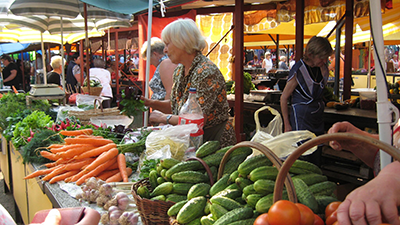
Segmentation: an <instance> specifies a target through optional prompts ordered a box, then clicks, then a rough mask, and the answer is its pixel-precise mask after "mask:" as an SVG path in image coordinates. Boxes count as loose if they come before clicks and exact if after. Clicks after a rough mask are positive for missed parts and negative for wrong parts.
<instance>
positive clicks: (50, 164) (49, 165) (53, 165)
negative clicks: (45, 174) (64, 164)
mask: <svg viewBox="0 0 400 225" xmlns="http://www.w3.org/2000/svg"><path fill="white" fill-rule="evenodd" d="M44 166H45V167H47V168H51V167H55V166H57V163H56V162H52V163H46V164H44Z"/></svg>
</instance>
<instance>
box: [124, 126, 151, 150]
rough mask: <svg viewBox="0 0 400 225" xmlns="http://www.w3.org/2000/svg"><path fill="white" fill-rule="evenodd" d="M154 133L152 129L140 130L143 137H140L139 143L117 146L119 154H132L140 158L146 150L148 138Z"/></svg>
mask: <svg viewBox="0 0 400 225" xmlns="http://www.w3.org/2000/svg"><path fill="white" fill-rule="evenodd" d="M152 131H153V130H151V129H141V130H140V133H141V135H140V136H138V139H139V141H137V142H134V143H128V144H120V145H117V148H118V150H119V152H120V153H126V152H130V153H133V154H134V155H136V156H140V154H142V153H143V151H144V150H145V149H146V139H147V136H149V134H150V133H151V132H152Z"/></svg>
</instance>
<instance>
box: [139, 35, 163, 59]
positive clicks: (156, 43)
mask: <svg viewBox="0 0 400 225" xmlns="http://www.w3.org/2000/svg"><path fill="white" fill-rule="evenodd" d="M147 46H148V43H147V41H145V42H144V43H143V45H142V48H141V49H140V54H141V55H142V58H143V59H144V60H146V58H147ZM164 48H165V44H164V42H162V40H161V39H160V38H158V37H152V38H151V39H150V52H151V53H153V52H157V53H159V54H161V55H163V54H164Z"/></svg>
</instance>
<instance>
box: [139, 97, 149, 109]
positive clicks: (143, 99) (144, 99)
mask: <svg viewBox="0 0 400 225" xmlns="http://www.w3.org/2000/svg"><path fill="white" fill-rule="evenodd" d="M140 100H142V101H143V102H144V103H143V104H144V105H145V106H148V107H151V102H152V100H151V99H148V98H146V97H144V96H140Z"/></svg>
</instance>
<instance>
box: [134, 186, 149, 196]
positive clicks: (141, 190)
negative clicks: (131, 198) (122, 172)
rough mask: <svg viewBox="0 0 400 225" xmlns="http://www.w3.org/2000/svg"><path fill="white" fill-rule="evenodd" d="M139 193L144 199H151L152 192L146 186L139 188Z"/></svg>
mask: <svg viewBox="0 0 400 225" xmlns="http://www.w3.org/2000/svg"><path fill="white" fill-rule="evenodd" d="M137 193H138V195H139V196H140V197H142V198H150V191H149V189H148V188H147V187H146V186H140V187H138V189H137Z"/></svg>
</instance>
